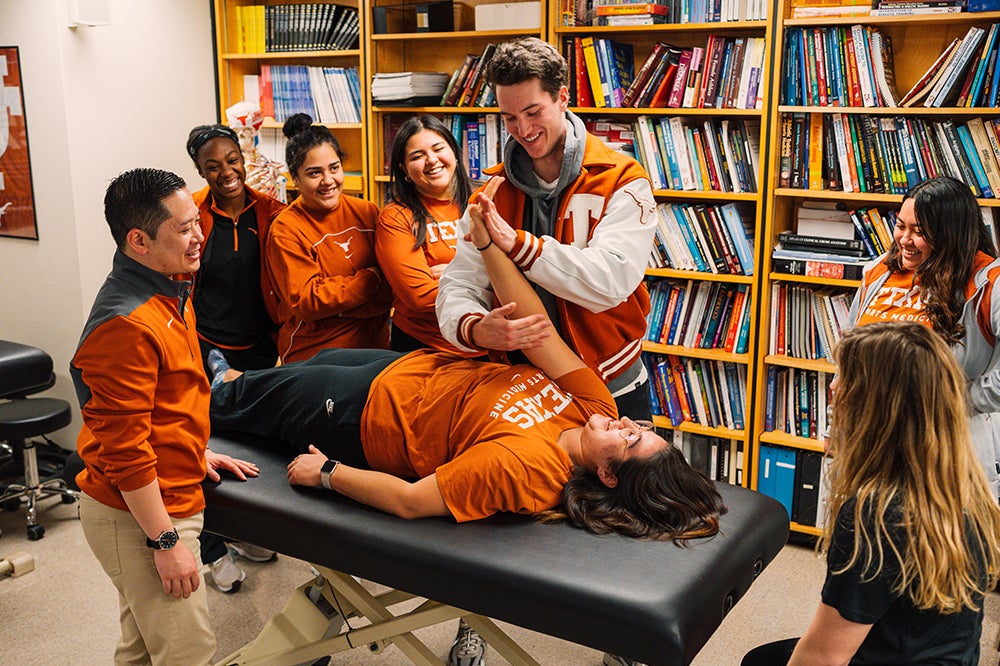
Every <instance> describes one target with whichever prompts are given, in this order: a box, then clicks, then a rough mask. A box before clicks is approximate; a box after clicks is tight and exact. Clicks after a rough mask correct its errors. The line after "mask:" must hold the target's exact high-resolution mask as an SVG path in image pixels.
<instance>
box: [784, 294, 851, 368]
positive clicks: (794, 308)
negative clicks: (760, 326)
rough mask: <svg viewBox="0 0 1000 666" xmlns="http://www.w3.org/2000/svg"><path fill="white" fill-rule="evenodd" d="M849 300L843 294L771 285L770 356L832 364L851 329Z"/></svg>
mask: <svg viewBox="0 0 1000 666" xmlns="http://www.w3.org/2000/svg"><path fill="white" fill-rule="evenodd" d="M852 297H853V294H851V293H847V292H845V291H842V290H841V291H837V290H834V289H831V288H826V287H811V286H809V285H806V284H797V283H794V282H781V281H775V282H772V283H771V304H772V315H771V330H770V338H769V339H770V345H769V352H770V353H771V354H784V355H786V356H791V357H793V358H805V359H826V360H827V361H829V362H831V363H833V348H834V346H835V345H836V344H837V342H839V341H840V338H841V337H842V336H843V334H844V332H846V331H847V330H849V329H850V328H852V326H851V319H850V316H849V312H850V308H851V298H852Z"/></svg>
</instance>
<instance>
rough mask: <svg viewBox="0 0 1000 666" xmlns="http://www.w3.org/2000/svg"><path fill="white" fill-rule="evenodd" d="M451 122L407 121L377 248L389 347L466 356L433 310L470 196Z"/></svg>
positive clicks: (395, 149)
mask: <svg viewBox="0 0 1000 666" xmlns="http://www.w3.org/2000/svg"><path fill="white" fill-rule="evenodd" d="M460 154H461V151H460V149H459V147H458V144H457V143H456V141H455V137H454V136H453V135H452V133H451V132H450V131H448V128H447V127H446V126H445V125H444V123H442V122H441V121H440V120H439V119H438V118H436V117H434V116H431V115H426V114H424V115H420V116H414V117H412V118H410V119H408V120H406V122H404V123H403V124H402V125H401V126H400V128H399V131H397V132H396V137H395V139H394V140H393V144H392V155H391V157H390V166H389V174H390V186H389V197H390V199H391V202H390V203H389V205H387V206H386V207H385V208H383V209H382V212H381V213H379V217H378V224H377V226H376V228H375V253H376V255H377V256H378V262H379V265H380V266H381V267H382V272H383V274H384V275H385V279H386V281H388V282H389V284H390V285H391V286H392V293H393V303H392V305H393V314H392V336H391V337H392V340H391V348H392V349H393V350H395V351H401V352H408V351H413V350H415V349H421V348H425V347H430V348H433V349H439V350H441V351H450V352H455V353H457V354H462V355H463V356H475V355H476V354H475V353H468V352H461V351H459V350H458V349H457V348H456V347H455V346H454V345H452V344H451V343H450V342H448V341H447V340H445V339H444V336H442V335H441V329H440V328H439V327H438V321H437V315H436V314H435V312H434V301H435V299H437V291H438V278H440V277H441V273H443V272H444V269H445V267H446V266H447V265H448V263H449V262H450V261H451V260H452V259H453V258H454V257H455V242H456V240H457V238H458V234H459V233H461V232H460V231H459V227H458V221H459V219H460V218H461V217H462V211H463V210H464V209H465V206H466V204H467V203H468V201H469V197H470V196H471V195H472V184H471V182H470V181H469V176H468V174H467V173H466V171H465V167H464V166H462V165H461V164H460V163H459V160H458V156H459V155H460Z"/></svg>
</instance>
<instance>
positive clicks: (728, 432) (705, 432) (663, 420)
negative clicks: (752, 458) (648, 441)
mask: <svg viewBox="0 0 1000 666" xmlns="http://www.w3.org/2000/svg"><path fill="white" fill-rule="evenodd" d="M653 425H655V426H656V427H657V428H664V429H667V430H679V431H681V432H689V433H691V434H692V435H702V436H703V437H721V438H722V439H736V440H742V439H743V438H744V437H745V436H746V432H745V431H743V430H732V429H731V428H711V427H709V426H703V425H698V424H697V423H691V422H689V421H685V422H684V423H681V424H680V425H676V426H675V425H673V424H672V423H670V419H669V418H668V417H666V416H659V415H655V416H653Z"/></svg>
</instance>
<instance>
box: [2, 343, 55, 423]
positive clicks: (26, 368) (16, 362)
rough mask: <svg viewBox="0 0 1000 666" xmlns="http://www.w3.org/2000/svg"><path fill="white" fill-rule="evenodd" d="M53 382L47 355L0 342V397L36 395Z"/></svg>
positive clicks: (34, 348) (23, 346) (33, 348)
mask: <svg viewBox="0 0 1000 666" xmlns="http://www.w3.org/2000/svg"><path fill="white" fill-rule="evenodd" d="M53 380H54V377H53V375H52V358H51V357H50V356H49V355H48V354H46V353H45V352H44V351H42V350H41V349H38V348H37V347H30V346H28V345H22V344H20V343H17V342H10V341H8V340H0V397H7V396H16V395H28V394H30V393H38V392H39V391H43V390H45V389H47V388H48V387H50V386H52V383H53ZM64 425H65V424H64ZM60 427H62V426H60Z"/></svg>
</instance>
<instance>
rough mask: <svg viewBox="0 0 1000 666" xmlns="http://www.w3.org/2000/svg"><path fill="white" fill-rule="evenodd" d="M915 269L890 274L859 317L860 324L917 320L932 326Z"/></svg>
mask: <svg viewBox="0 0 1000 666" xmlns="http://www.w3.org/2000/svg"><path fill="white" fill-rule="evenodd" d="M913 278H914V273H913V271H898V272H895V273H892V274H891V275H889V277H888V279H887V280H886V281H885V284H883V285H882V288H881V289H879V292H878V294H876V295H875V298H873V299H871V301H870V302H869V304H868V307H866V308H865V309H864V312H862V313H861V316H860V317H859V318H858V326H864V325H865V324H871V323H874V322H877V321H915V322H919V323H921V324H923V325H924V326H930V325H931V321H930V319H928V318H927V313H926V312H924V303H923V300H922V299H921V298H920V283H918V282H915V281H914V279H913Z"/></svg>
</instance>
